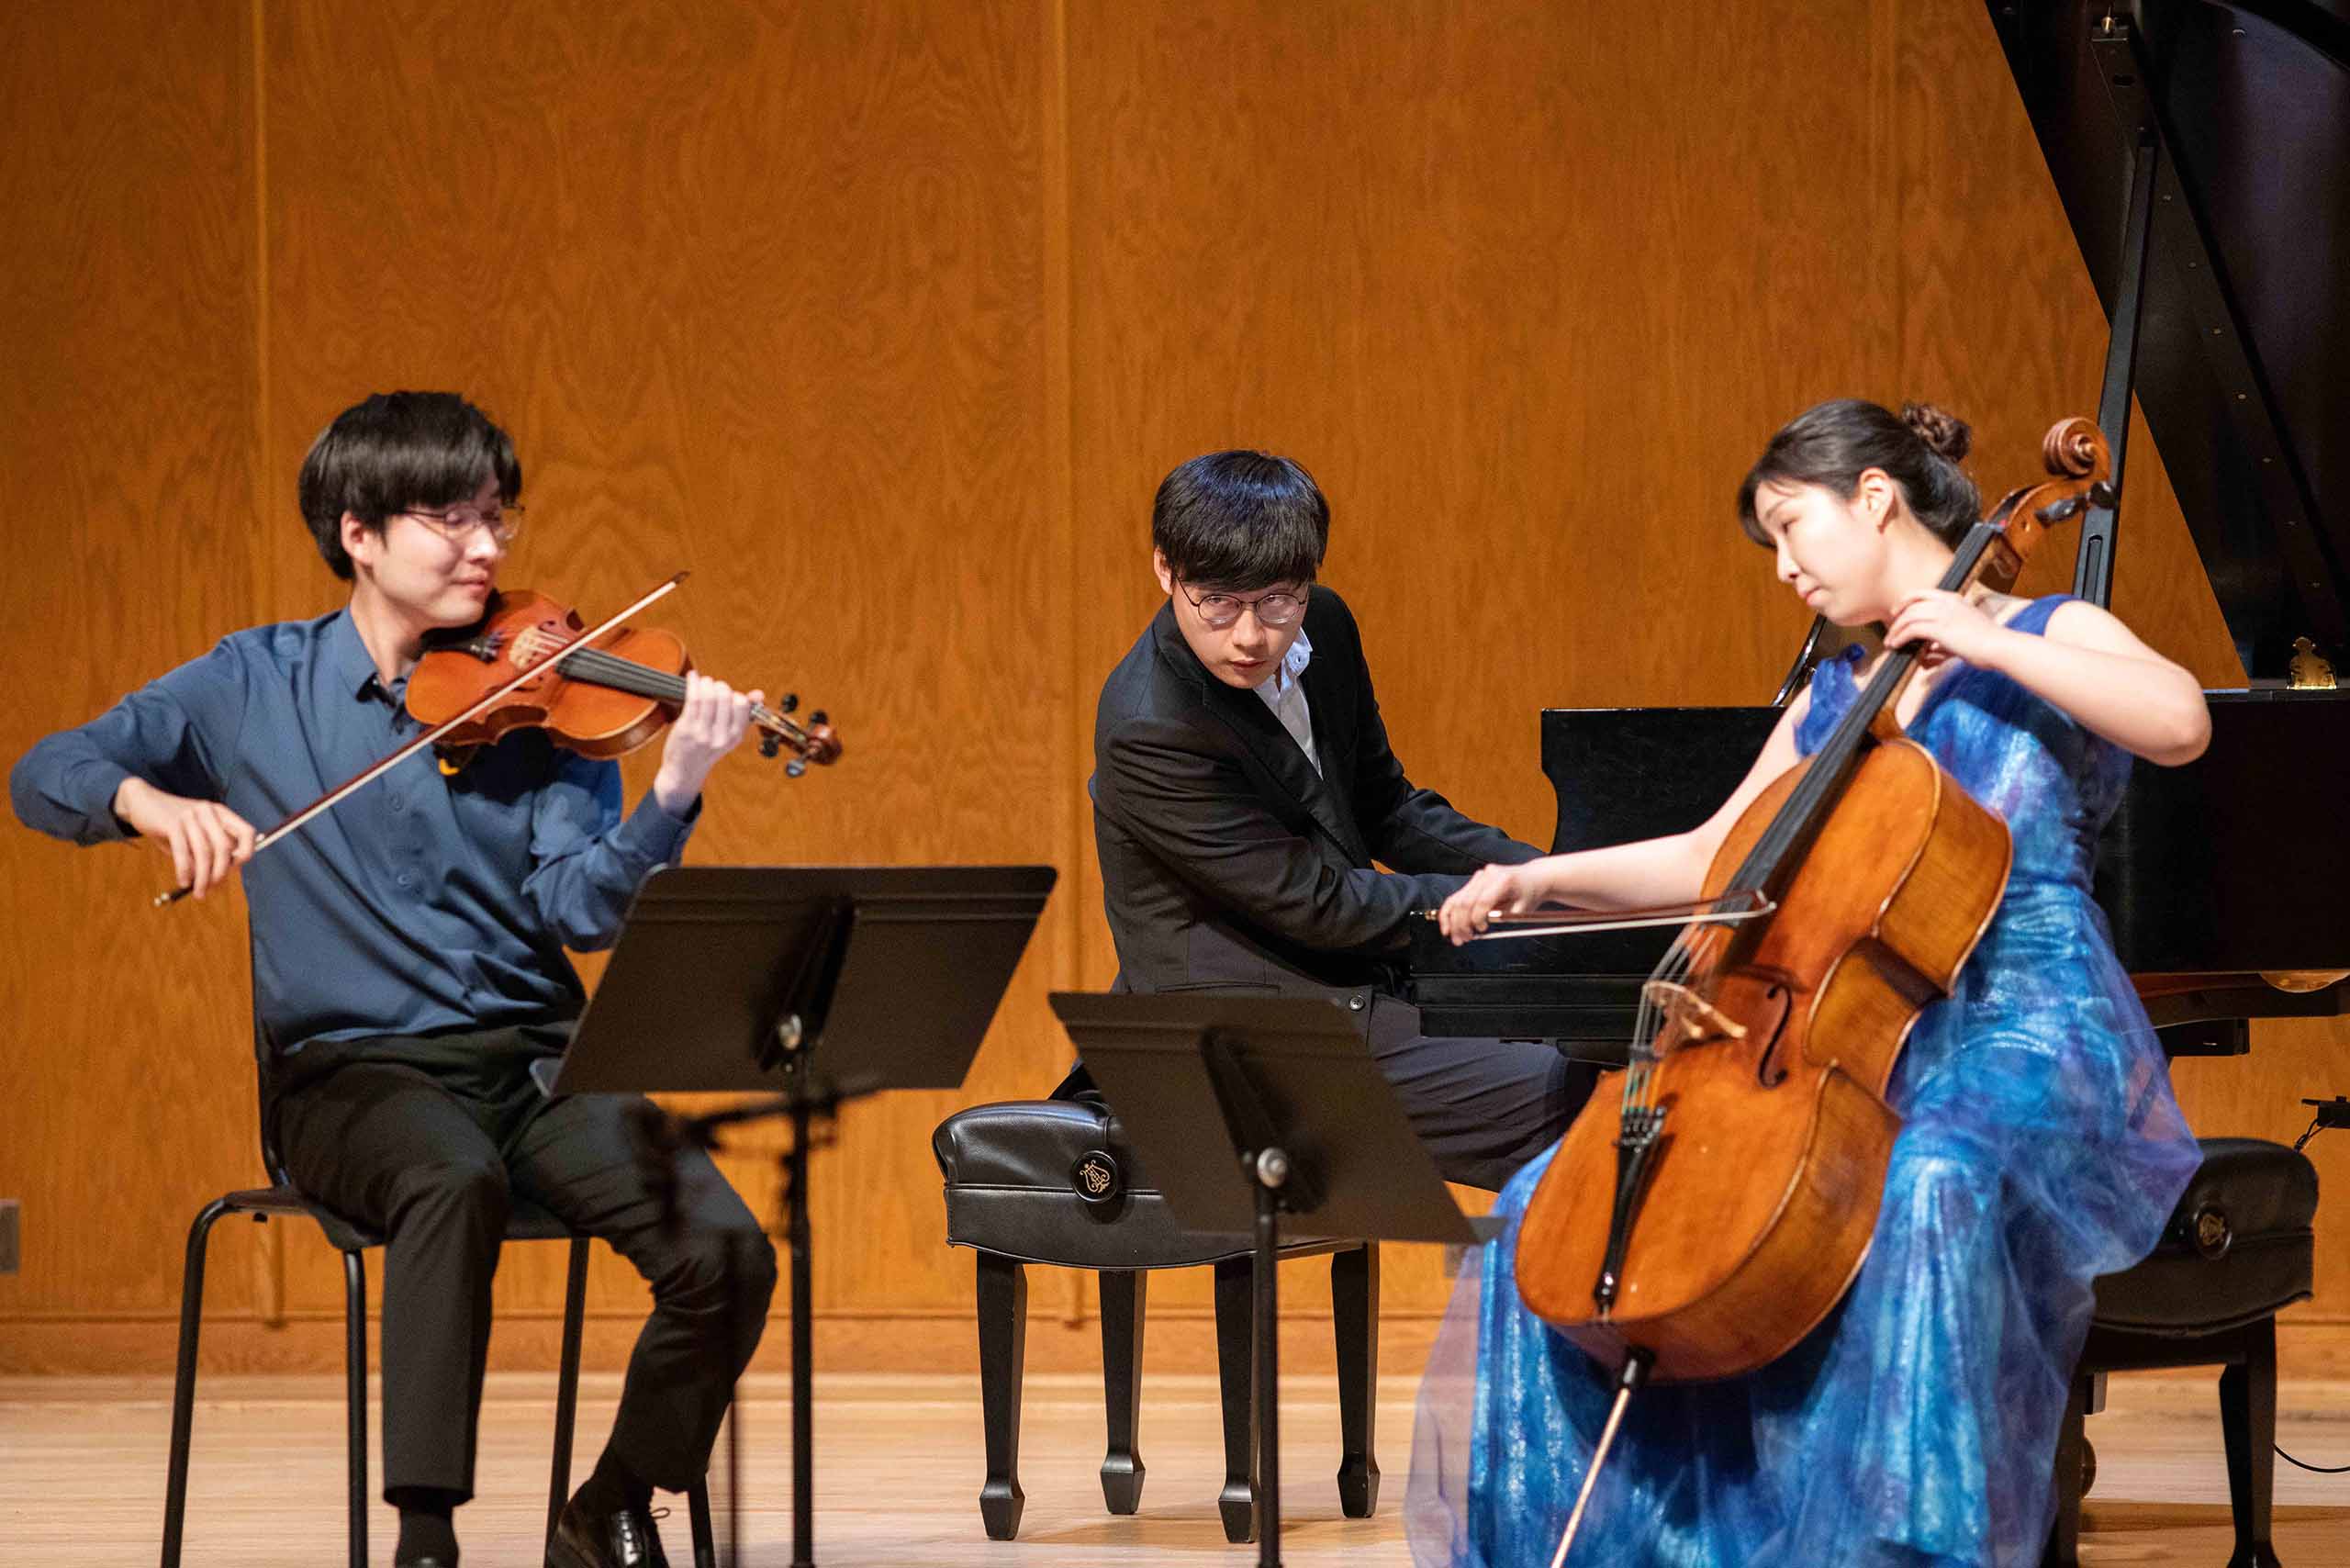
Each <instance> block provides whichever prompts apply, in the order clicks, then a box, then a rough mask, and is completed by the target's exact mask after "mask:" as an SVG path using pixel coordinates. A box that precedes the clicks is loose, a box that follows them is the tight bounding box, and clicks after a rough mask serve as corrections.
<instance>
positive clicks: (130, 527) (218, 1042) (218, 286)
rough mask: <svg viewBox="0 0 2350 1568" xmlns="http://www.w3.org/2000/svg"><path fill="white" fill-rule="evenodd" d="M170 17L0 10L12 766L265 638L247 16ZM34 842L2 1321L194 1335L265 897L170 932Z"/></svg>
mask: <svg viewBox="0 0 2350 1568" xmlns="http://www.w3.org/2000/svg"><path fill="white" fill-rule="evenodd" d="M144 9H146V10H147V11H149V12H150V13H151V14H148V15H140V14H139V13H138V12H136V11H133V10H130V9H129V8H99V9H96V10H86V9H84V8H81V7H62V6H10V7H6V8H5V10H0V148H5V149H6V151H0V214H5V215H6V223H5V224H0V345H5V349H0V353H6V359H7V362H8V371H7V374H6V375H5V376H0V493H5V494H6V496H7V498H8V500H7V510H8V521H7V522H6V527H5V533H4V534H0V537H5V541H6V543H5V549H6V563H7V570H6V577H5V583H6V588H5V593H6V603H7V607H8V611H9V614H10V617H11V619H12V620H13V622H15V624H16V626H17V631H18V634H19V635H20V637H21V638H22V639H23V640H22V642H21V643H19V644H18V651H17V653H14V654H12V655H10V656H9V661H8V673H9V678H8V680H7V681H6V684H5V686H0V753H5V754H6V757H7V759H8V760H9V762H11V763H13V762H14V761H15V759H16V758H17V756H19V755H21V754H22V753H23V751H24V750H25V748H26V747H27V746H28V745H31V744H32V742H33V741H34V740H35V739H37V738H38V737H39V736H40V735H41V734H46V733H47V732H48V731H50V730H52V729H55V728H57V727H58V726H60V725H62V724H65V723H69V722H78V721H79V720H81V719H83V718H85V717H87V716H88V715H90V714H91V713H94V712H95V711H98V710H99V709H100V708H102V707H103V706H105V705H106V703H107V702H109V701H111V700H113V698H114V697H115V696H116V694H117V693H118V692H119V691H121V690H122V689H125V688H127V687H129V686H130V685H133V684H135V683H136V682H137V681H138V680H139V679H140V678H142V676H144V675H145V674H147V673H148V672H151V671H155V670H159V669H162V668H163V667H165V666H169V665H172V664H175V663H177V662H179V661H180V660H182V659H185V658H190V657H193V656H195V655H197V654H200V653H202V652H203V651H204V650H205V649H206V648H207V647H208V646H209V645H210V644H211V643H212V642H213V640H214V639H216V638H217V637H218V635H219V634H220V633H221V632H223V631H224V630H226V629H228V628H229V627H232V626H237V625H241V624H243V623H244V622H248V621H250V620H251V619H252V616H253V593H252V579H253V552H252V539H253V535H252V527H251V519H252V511H253V497H252V466H253V458H254V439H253V434H254V430H253V408H254V393H253V373H252V365H253V342H254V335H253V334H254V329H253V297H252V244H253V226H252V189H253V185H252V124H251V119H250V116H249V105H250V100H251V93H252V84H251V72H250V59H251V46H250V41H249V38H248V35H247V31H246V28H245V26H244V8H243V7H242V6H240V5H232V4H226V3H219V0H215V3H210V4H201V5H186V6H169V7H164V6H154V7H146V8H144ZM11 825H12V831H10V832H7V833H5V834H0V931H5V940H0V1037H5V1044H0V1053H5V1059H6V1081H7V1083H8V1085H9V1100H8V1108H7V1109H6V1112H5V1113H0V1195H6V1196H10V1197H17V1198H20V1199H22V1200H23V1203H24V1241H25V1247H24V1271H23V1272H22V1273H21V1274H18V1275H16V1276H13V1277H6V1276H0V1320H9V1319H53V1318H60V1317H62V1318H65V1319H68V1320H73V1321H79V1320H82V1319H85V1318H93V1317H99V1318H102V1317H107V1316H120V1315H134V1316H139V1315H144V1316H155V1315H161V1314H167V1313H170V1312H171V1311H173V1308H174V1306H175V1305H176V1302H177V1299H178V1288H177V1278H176V1276H177V1269H176V1265H175V1264H174V1263H173V1260H172V1255H173V1253H174V1252H175V1251H176V1246H177V1243H176V1236H177V1233H178V1232H179V1231H180V1230H181V1228H182V1227H183V1226H185V1224H186V1223H187V1220H188V1217H189V1216H190V1215H192V1214H193V1213H194V1211H195V1208H196V1204H197V1202H198V1201H199V1200H198V1198H197V1197H196V1193H197V1192H198V1191H199V1189H200V1188H202V1187H203V1186H205V1185H206V1184H207V1183H210V1184H212V1185H214V1186H215V1187H216V1189H217V1187H218V1185H219V1182H218V1172H220V1171H222V1170H249V1169H250V1167H251V1164H252V1148H253V1102H252V1078H251V1071H250V1069H249V1068H247V1067H245V1066H244V1065H243V1064H245V1063H247V1062H249V1061H250V1060H251V1047H250V1045H249V1043H248V1036H247V1035H246V1033H245V1030H246V1025H245V1022H244V1013H243V1007H242V995H243V990H244V983H245V982H244V975H243V969H244V939H243V936H242V935H241V925H240V914H241V901H240V899H239V898H238V897H237V896H236V895H235V894H233V893H232V894H230V895H229V896H227V897H224V898H220V899H217V900H213V901H209V905H208V907H207V908H204V909H201V910H191V909H188V908H186V907H185V906H183V907H181V908H178V909H174V910H173V911H170V912H168V913H157V912H155V911H152V910H151V909H149V908H148V907H147V901H148V899H149V897H151V895H152V894H153V892H154V891H155V890H157V889H158V888H161V887H163V886H167V885H168V883H169V880H170V874H169V870H168V868H167V867H166V866H165V865H164V864H163V863H162V861H161V860H160V859H158V858H157V857H153V856H150V855H147V854H143V853H137V852H133V851H130V850H126V849H107V850H104V851H95V852H92V853H88V854H76V853H73V851H71V850H69V849H67V848H66V847H65V846H61V845H58V844H54V843H51V842H50V841H48V840H45V839H41V838H39V837H36V836H35V835H33V834H28V833H25V832H22V831H16V830H13V824H11ZM224 1084H226V1085H228V1086H229V1088H228V1089H227V1090H225V1091H224V1090H223V1088H222V1087H221V1086H222V1085H224ZM240 1155H241V1156H242V1158H243V1161H244V1164H243V1165H242V1166H237V1165H235V1164H234V1161H236V1159H238V1157H239V1156H240ZM251 1287H252V1278H251V1274H250V1271H234V1270H231V1271H227V1272H225V1273H224V1277H223V1279H222V1282H221V1295H222V1297H223V1298H224V1299H226V1300H228V1301H230V1302H236V1301H239V1300H240V1299H244V1300H250V1298H251V1296H252V1288H251ZM5 1347H6V1329H5V1328H0V1361H5V1360H6V1348H5Z"/></svg>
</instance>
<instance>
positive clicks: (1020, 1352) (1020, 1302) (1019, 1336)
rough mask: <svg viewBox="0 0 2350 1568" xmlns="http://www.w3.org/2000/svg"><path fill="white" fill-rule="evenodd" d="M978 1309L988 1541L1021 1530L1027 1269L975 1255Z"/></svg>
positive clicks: (982, 1495)
mask: <svg viewBox="0 0 2350 1568" xmlns="http://www.w3.org/2000/svg"><path fill="white" fill-rule="evenodd" d="M977 1256H978V1258H979V1404H980V1406H981V1409H982V1411H983V1412H984V1414H983V1417H982V1419H983V1420H984V1422H985V1424H986V1428H987V1450H988V1478H987V1484H985V1485H983V1486H981V1487H980V1488H979V1519H980V1521H981V1523H983V1524H984V1525H985V1526H986V1527H987V1532H988V1539H989V1540H1011V1539H1012V1538H1013V1536H1015V1535H1017V1534H1018V1533H1019V1532H1020V1510H1021V1508H1022V1506H1024V1504H1025V1503H1026V1502H1027V1500H1028V1497H1027V1494H1026V1493H1024V1492H1023V1491H1021V1490H1020V1385H1021V1382H1022V1379H1023V1377H1024V1374H1025V1372H1026V1364H1025V1363H1026V1358H1027V1351H1028V1271H1027V1269H1026V1268H1025V1267H1024V1266H1023V1265H1022V1264H1021V1263H1020V1262H1019V1261H1018V1260H1015V1259H1012V1258H1006V1257H1004V1256H1003V1255H1002V1253H1000V1252H980V1253H978V1254H977Z"/></svg>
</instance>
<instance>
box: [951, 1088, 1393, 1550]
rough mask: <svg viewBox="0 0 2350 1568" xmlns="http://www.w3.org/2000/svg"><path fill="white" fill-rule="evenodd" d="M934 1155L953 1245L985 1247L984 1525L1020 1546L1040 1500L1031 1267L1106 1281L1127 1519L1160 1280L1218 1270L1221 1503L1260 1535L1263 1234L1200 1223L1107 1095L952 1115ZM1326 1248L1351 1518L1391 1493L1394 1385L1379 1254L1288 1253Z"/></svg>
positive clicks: (1244, 1529) (1235, 1522)
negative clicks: (1377, 1399)
mask: <svg viewBox="0 0 2350 1568" xmlns="http://www.w3.org/2000/svg"><path fill="white" fill-rule="evenodd" d="M931 1151H932V1152H933V1153H934V1155H936V1156H937V1159H938V1169H939V1170H940V1172H941V1173H942V1174H943V1175H944V1176H945V1177H946V1240H947V1244H948V1245H949V1246H953V1247H968V1248H970V1249H972V1250H973V1251H975V1252H976V1253H977V1254H978V1255H979V1399H980V1405H981V1407H982V1410H983V1413H984V1415H983V1418H984V1422H985V1428H986V1438H987V1464H988V1473H987V1482H986V1484H985V1485H984V1486H982V1487H981V1488H980V1490H979V1518H980V1520H981V1522H982V1523H983V1524H984V1525H985V1526H986V1528H987V1533H988V1537H989V1539H990V1540H1011V1539H1012V1538H1013V1535H1014V1534H1016V1533H1017V1532H1018V1530H1019V1529H1020V1511H1021V1507H1022V1505H1023V1504H1024V1501H1025V1500H1026V1495H1025V1494H1024V1493H1023V1492H1022V1491H1021V1489H1020V1476H1019V1460H1020V1389H1021V1381H1022V1372H1023V1358H1024V1349H1025V1343H1026V1336H1027V1322H1028V1282H1027V1273H1026V1265H1028V1264H1030V1263H1050V1264H1054V1265H1056V1266H1057V1267H1061V1268H1068V1269H1091V1270H1094V1271H1097V1272H1098V1273H1099V1274H1100V1277H1101V1285H1102V1396H1103V1403H1104V1405H1105V1406H1106V1407H1107V1411H1108V1416H1109V1428H1110V1436H1109V1451H1108V1453H1107V1455H1106V1456H1105V1457H1104V1458H1103V1459H1102V1501H1103V1502H1104V1504H1105V1505H1106V1506H1108V1508H1109V1510H1110V1512H1112V1513H1113V1514H1131V1513H1133V1512H1134V1511H1135V1510H1136V1508H1137V1507H1139V1506H1141V1502H1142V1483H1143V1462H1142V1453H1141V1450H1140V1449H1139V1448H1138V1447H1137V1445H1136V1434H1137V1431H1138V1429H1139V1427H1140V1424H1141V1409H1140V1406H1139V1403H1138V1399H1137V1395H1138V1394H1139V1393H1140V1384H1141V1381H1142V1344H1143V1320H1144V1312H1143V1304H1144V1297H1145V1291H1144V1275H1145V1274H1146V1273H1147V1271H1150V1270H1153V1269H1179V1268H1190V1267H1194V1266H1198V1265H1203V1264H1206V1265H1212V1266H1214V1270H1215V1341H1216V1365H1217V1372H1218V1381H1219V1383H1220V1385H1221V1390H1220V1391H1221V1394H1222V1402H1223V1406H1224V1457H1225V1484H1224V1491H1223V1493H1222V1494H1221V1495H1219V1497H1218V1498H1217V1500H1216V1501H1217V1508H1218V1510H1219V1512H1220V1513H1221V1515H1222V1516H1223V1520H1224V1531H1225V1538H1226V1539H1227V1540H1232V1541H1235V1542H1237V1541H1244V1540H1254V1539H1255V1538H1256V1529H1257V1518H1256V1487H1255V1471H1256V1464H1255V1460H1256V1453H1257V1427H1256V1409H1257V1406H1256V1381H1255V1366H1254V1360H1253V1356H1254V1349H1255V1347H1254V1343H1253V1339H1252V1338H1251V1331H1250V1330H1251V1325H1250V1321H1249V1305H1250V1295H1251V1284H1252V1279H1253V1274H1254V1259H1253V1254H1252V1252H1251V1250H1250V1248H1249V1246H1248V1240H1247V1238H1242V1237H1229V1236H1197V1235H1193V1234H1192V1233H1191V1232H1189V1231H1186V1230H1184V1229H1183V1228H1182V1226H1181V1224H1179V1223H1178V1222H1177V1220H1176V1218H1175V1216H1174V1214H1173V1212H1172V1211H1171V1210H1170V1209H1169V1207H1168V1205H1167V1200H1166V1198H1165V1197H1164V1196H1163V1195H1162V1194H1161V1193H1159V1192H1158V1189H1156V1188H1154V1187H1153V1186H1151V1184H1150V1181H1149V1178H1148V1177H1147V1175H1145V1173H1144V1172H1143V1170H1142V1169H1141V1167H1140V1165H1139V1164H1138V1163H1137V1162H1136V1159H1135V1155H1134V1152H1133V1150H1132V1149H1131V1148H1129V1147H1128V1145H1127V1143H1126V1141H1125V1132H1124V1130H1123V1129H1122V1128H1121V1127H1120V1126H1119V1125H1118V1120H1117V1118H1116V1117H1115V1116H1114V1115H1113V1114H1111V1113H1110V1112H1109V1110H1108V1109H1107V1108H1106V1107H1105V1106H1103V1105H1102V1104H1101V1103H1099V1102H1097V1101H1091V1100H1010V1101H1004V1102H1002V1103H997V1104H991V1105H974V1106H972V1107H971V1108H970V1109H968V1110H966V1111H958V1112H957V1113H956V1114H954V1115H951V1116H949V1117H947V1118H946V1121H944V1122H942V1123H940V1124H939V1126H938V1130H937V1131H936V1132H935V1133H934V1134H932V1135H931ZM1324 1252H1327V1253H1329V1254H1331V1257H1330V1294H1331V1302H1332V1320H1333V1326H1334V1327H1335V1328H1336V1331H1337V1351H1338V1419H1339V1425H1340V1428H1341V1429H1342V1430H1341V1439H1342V1441H1341V1449H1342V1452H1343V1458H1342V1459H1341V1462H1340V1463H1339V1466H1338V1501H1339V1506H1340V1507H1341V1509H1342V1510H1343V1511H1344V1512H1345V1514H1346V1516H1347V1517H1348V1518H1369V1517H1370V1515H1371V1510H1372V1508H1373V1507H1374V1506H1376V1504H1377V1502H1378V1499H1379V1462H1378V1461H1377V1460H1376V1459H1375V1458H1374V1457H1373V1455H1372V1452H1371V1430H1372V1415H1373V1398H1374V1395H1375V1393H1376V1390H1377V1387H1378V1382H1379V1248H1378V1246H1377V1244H1376V1243H1371V1242H1360V1241H1344V1242H1330V1241H1320V1242H1303V1243H1300V1244H1299V1245H1297V1246H1294V1247H1284V1248H1282V1249H1281V1256H1282V1257H1284V1258H1297V1257H1310V1256H1314V1255H1315V1254H1318V1253H1324Z"/></svg>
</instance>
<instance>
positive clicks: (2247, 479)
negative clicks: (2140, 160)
mask: <svg viewBox="0 0 2350 1568" xmlns="http://www.w3.org/2000/svg"><path fill="white" fill-rule="evenodd" d="M1989 10H1990V14H1991V17H1992V20H1993V23H1994V24H1995V26H1996V27H1997V30H1998V33H1999V38H2000V41H2001V43H2002V45H2003V46H2004V47H2005V49H2006V50H2007V57H2008V63H2009V69H2010V70H2011V71H2012V72H2013V73H2014V74H2015V79H2016V85H2017V87H2018V89H2019V90H2020V93H2021V95H2022V97H2023V101H2024V105H2025V106H2026V108H2027V109H2028V110H2029V111H2030V113H2031V124H2032V129H2033V131H2034V132H2035V134H2037V136H2038V137H2039V140H2040V145H2041V149H2042V151H2043V152H2044V153H2045V154H2046V156H2047V159H2048V167H2049V171H2050V173H2051V174H2053V176H2054V178H2055V183H2056V187H2057V190H2058V192H2059V193H2060V194H2061V195H2062V196H2063V197H2064V202H2065V213H2066V215H2067V217H2069V218H2070V219H2071V221H2072V225H2073V232H2074V234H2075V236H2076V238H2077V239H2078V240H2079V241H2080V247H2081V255H2082V259H2083V260H2084V261H2085V262H2086V263H2087V266H2088V270H2089V274H2090V276H2091V277H2092V278H2094V279H2095V280H2096V283H2097V287H2098V295H2099V297H2101V298H2102V299H2103V300H2104V301H2105V304H2106V308H2107V313H2108V315H2109V316H2110V315H2111V314H2112V312H2113V308H2114V303H2115V300H2116V298H2117V296H2118V294H2119V290H2120V282H2121V275H2122V273H2123V270H2124V266H2125V257H2124V245H2123V238H2124V218H2125V214H2126V212H2127V209H2128V206H2129V197H2130V188H2131V179H2132V170H2133V164H2134V158H2133V150H2134V149H2135V147H2136V146H2137V145H2138V142H2139V138H2140V134H2141V129H2142V127H2143V128H2144V129H2145V130H2146V131H2147V132H2148V133H2149V134H2150V135H2151V136H2152V138H2153V139H2154V140H2155V143H2156V164H2155V176H2154V206H2153V222H2152V227H2151V236H2150V241H2149V246H2148V254H2147V258H2146V265H2145V274H2144V303H2143V312H2142V316H2141V326H2140V340H2139V349H2138V370H2137V376H2136V390H2137V396H2138V400H2139V403H2140V406H2141V407H2142V408H2143V409H2144V411H2145V416H2146V424H2147V428H2148V429H2149V430H2150V431H2152V433H2153V435H2154V442H2155V444H2156V445H2157V446H2158V447H2160V448H2161V450H2162V456H2163V464H2164V466H2165V468H2166V469H2167V470H2168V471H2169V474H2170V477H2171V482H2172V485H2173V486H2174V487H2175V488H2176V489H2177V494H2178V499H2179V504H2180V506H2181V508H2182V509H2183V510H2185V512H2186V515H2187V521H2188V526H2189V527H2190V528H2191V529H2192V531H2193V532H2194V537H2195V543H2196V548H2197V549H2198V550H2199V552H2200V553H2201V555H2202V558H2203V565H2204V568H2205V570H2206V571H2207V572H2208V573H2209V574H2210V579H2211V587H2212V589H2213V591H2214V593H2215V594H2216V595H2217V597H2218V599H2219V602H2220V608H2221V611H2222V613H2223V614H2224V615H2225V616H2226V618H2227V623H2228V628H2229V631H2230V633H2231V634H2232V636H2233V640H2234V642H2235V644H2236V649H2237V654H2238V656H2239V657H2240V658H2241V659H2242V660H2243V661H2244V669H2245V673H2246V675H2247V676H2249V677H2251V678H2254V679H2255V681H2257V682H2266V681H2268V680H2275V679H2279V678H2283V677H2284V676H2285V675H2286V673H2287V666H2288V661H2289V659H2290V657H2291V655H2292V643H2293V639H2294V638H2296V637H2300V636H2307V637H2310V638H2311V639H2312V640H2313V641H2314V642H2315V643H2316V644H2318V647H2319V649H2320V651H2321V652H2322V653H2324V654H2325V655H2327V656H2328V657H2329V658H2332V659H2333V660H2335V661H2337V662H2339V661H2340V660H2342V659H2343V657H2344V655H2345V654H2350V606H2346V605H2345V595H2344V586H2345V583H2350V577H2345V576H2344V570H2343V567H2344V565H2345V564H2350V370H2345V365H2350V0H2259V3H2256V4H2238V5H2214V4H2209V3H2207V0H2135V3H2134V4H2128V5H2120V4H2107V3H2106V0H1989ZM2108 433H2109V435H2110V434H2112V433H2113V432H2111V431H2109V432H2108ZM2121 510H2122V513H2123V515H2124V516H2125V517H2126V516H2127V514H2128V510H2129V502H2128V499H2127V497H2126V496H2125V498H2124V499H2123V502H2122V508H2121Z"/></svg>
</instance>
